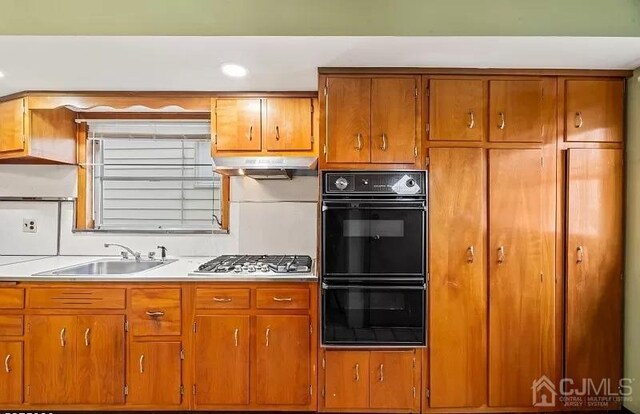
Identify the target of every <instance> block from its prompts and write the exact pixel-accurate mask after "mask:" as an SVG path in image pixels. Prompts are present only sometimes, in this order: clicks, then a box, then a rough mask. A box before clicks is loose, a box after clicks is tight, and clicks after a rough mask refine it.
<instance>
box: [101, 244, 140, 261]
mask: <svg viewBox="0 0 640 414" xmlns="http://www.w3.org/2000/svg"><path fill="white" fill-rule="evenodd" d="M112 246H113V247H121V248H123V249H125V250H126V251H127V252H129V253H130V254H131V255H132V256H133V257H134V258H135V259H136V262H139V261H140V253H139V252H134V251H133V250H131V249H130V248H128V247H127V246H125V245H122V244H118V243H105V244H104V247H112Z"/></svg>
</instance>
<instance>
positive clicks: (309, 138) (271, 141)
mask: <svg viewBox="0 0 640 414" xmlns="http://www.w3.org/2000/svg"><path fill="white" fill-rule="evenodd" d="M265 112H266V113H265V118H266V125H265V128H266V129H265V131H264V134H263V135H264V141H265V146H266V148H267V151H310V150H311V149H312V148H313V129H312V127H311V118H312V116H313V106H312V103H311V99H310V98H268V99H266V104H265Z"/></svg>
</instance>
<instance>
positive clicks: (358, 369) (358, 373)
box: [353, 364, 360, 382]
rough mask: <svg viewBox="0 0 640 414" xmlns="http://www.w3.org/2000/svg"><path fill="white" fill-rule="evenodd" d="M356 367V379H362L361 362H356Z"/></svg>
mask: <svg viewBox="0 0 640 414" xmlns="http://www.w3.org/2000/svg"><path fill="white" fill-rule="evenodd" d="M353 368H354V369H355V372H356V376H355V380H356V382H357V381H360V364H356V366H355V367H353Z"/></svg>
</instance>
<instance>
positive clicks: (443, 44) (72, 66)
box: [0, 36, 640, 95]
mask: <svg viewBox="0 0 640 414" xmlns="http://www.w3.org/2000/svg"><path fill="white" fill-rule="evenodd" d="M224 62H235V63H239V64H242V65H244V66H246V67H247V68H248V69H249V75H248V76H247V77H246V78H244V79H231V78H228V77H226V76H224V75H222V73H221V72H220V65H221V64H222V63H224ZM322 66H407V67H419V66H422V67H465V68H552V69H553V68H555V69H560V68H575V69H633V68H636V67H638V66H640V38H586V37H129V36H126V37H102V36H99V37H76V36H59V37H53V36H0V72H3V73H4V74H5V77H4V78H0V95H6V94H10V93H14V92H18V91H22V90H138V91H140V90H149V91H151V90H171V91H188V90H201V91H225V90H234V91H269V90H316V89H317V68H318V67H322Z"/></svg>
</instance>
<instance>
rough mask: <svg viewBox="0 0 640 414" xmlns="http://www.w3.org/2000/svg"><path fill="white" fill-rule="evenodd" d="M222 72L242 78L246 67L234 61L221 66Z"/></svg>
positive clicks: (245, 73)
mask: <svg viewBox="0 0 640 414" xmlns="http://www.w3.org/2000/svg"><path fill="white" fill-rule="evenodd" d="M220 69H222V73H224V74H225V75H227V76H230V77H232V78H243V77H245V76H247V72H248V70H247V68H245V67H244V66H240V65H237V64H235V63H225V64H223V65H222V66H221V68H220Z"/></svg>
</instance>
